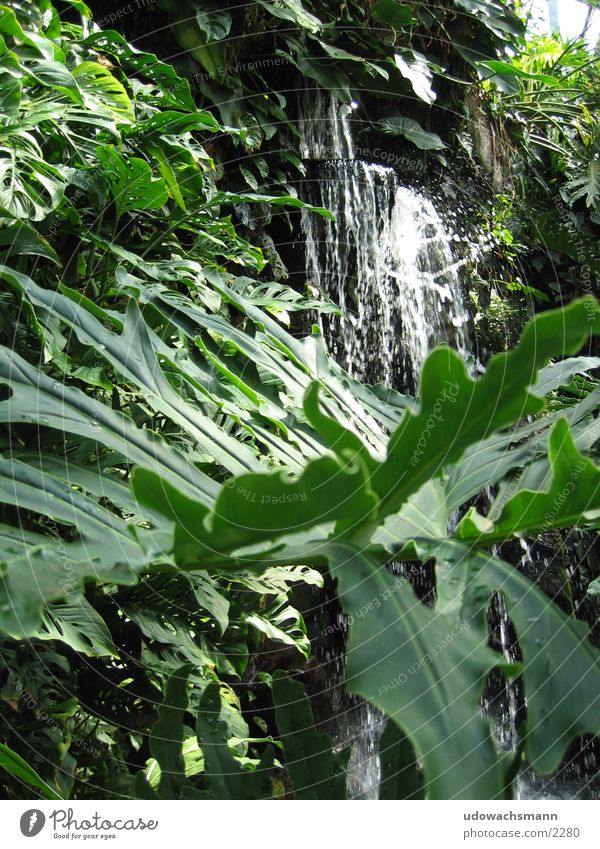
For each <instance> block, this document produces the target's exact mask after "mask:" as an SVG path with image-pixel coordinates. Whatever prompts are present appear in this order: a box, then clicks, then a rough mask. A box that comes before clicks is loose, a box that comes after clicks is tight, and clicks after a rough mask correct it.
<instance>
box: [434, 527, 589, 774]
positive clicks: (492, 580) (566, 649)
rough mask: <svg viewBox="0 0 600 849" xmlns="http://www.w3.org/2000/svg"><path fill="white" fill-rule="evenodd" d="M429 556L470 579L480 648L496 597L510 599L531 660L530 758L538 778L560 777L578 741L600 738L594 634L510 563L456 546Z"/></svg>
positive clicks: (466, 594) (471, 616)
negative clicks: (564, 760) (553, 774)
mask: <svg viewBox="0 0 600 849" xmlns="http://www.w3.org/2000/svg"><path fill="white" fill-rule="evenodd" d="M423 551H428V553H429V554H430V555H431V556H433V557H436V558H443V560H444V562H445V563H446V564H447V565H449V566H450V568H451V569H452V570H457V571H460V572H462V573H463V574H464V581H463V595H462V598H461V600H462V618H463V620H464V621H465V622H467V623H468V625H469V627H470V628H471V629H472V630H473V631H477V632H478V634H479V639H480V640H482V641H484V640H485V639H487V627H488V626H487V608H488V605H489V603H490V599H491V596H492V593H494V592H500V593H502V595H503V596H504V599H505V602H506V608H507V611H508V615H509V616H510V618H511V621H512V622H513V624H514V626H515V629H516V632H517V636H518V639H519V646H520V649H521V653H522V655H523V679H524V682H525V696H526V699H527V728H526V751H527V754H528V756H529V759H530V761H531V763H532V765H533V766H534V768H535V769H536V770H538V771H539V772H541V773H543V774H549V773H551V772H553V771H554V770H555V769H556V768H557V767H558V765H559V763H560V761H561V759H562V757H563V756H564V754H565V751H566V749H567V747H568V745H569V744H570V743H571V742H572V741H573V740H574V739H575V738H576V737H577V736H578V735H581V734H597V733H598V731H599V730H600V710H599V706H600V652H599V651H598V649H597V648H595V647H594V646H592V644H591V643H590V641H589V639H588V627H587V626H586V625H585V624H584V623H583V622H579V621H577V620H576V619H575V618H574V617H573V616H567V615H566V614H565V613H563V611H562V610H561V609H560V607H559V606H558V605H557V604H555V603H554V601H553V600H551V599H550V598H549V597H548V596H547V595H545V593H544V592H543V591H542V590H541V589H539V587H537V586H536V585H535V584H533V583H532V582H531V581H530V580H529V579H528V578H526V577H525V576H524V575H522V574H521V573H520V572H519V571H518V569H516V568H515V567H514V566H512V565H510V564H509V563H505V562H504V561H502V560H499V559H498V558H495V557H492V556H490V555H489V554H485V553H483V552H473V551H470V550H469V549H468V548H467V547H466V546H463V545H459V544H457V543H453V542H443V541H440V542H439V543H437V544H433V545H432V544H431V543H426V544H424V545H423Z"/></svg>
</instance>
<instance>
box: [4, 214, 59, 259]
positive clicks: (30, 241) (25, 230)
mask: <svg viewBox="0 0 600 849" xmlns="http://www.w3.org/2000/svg"><path fill="white" fill-rule="evenodd" d="M0 253H2V254H3V256H2V259H3V260H6V259H9V258H10V257H12V256H39V257H42V258H43V259H49V260H50V261H51V262H53V263H54V264H55V265H60V264H61V262H60V259H59V258H58V256H57V254H56V252H55V251H54V250H53V248H52V247H51V246H50V245H49V244H48V242H47V241H46V240H45V239H44V237H43V236H41V235H40V234H39V233H38V232H37V230H34V229H33V227H30V226H29V225H28V224H25V223H24V222H19V223H18V224H16V223H15V224H10V225H9V226H7V227H3V228H2V230H0Z"/></svg>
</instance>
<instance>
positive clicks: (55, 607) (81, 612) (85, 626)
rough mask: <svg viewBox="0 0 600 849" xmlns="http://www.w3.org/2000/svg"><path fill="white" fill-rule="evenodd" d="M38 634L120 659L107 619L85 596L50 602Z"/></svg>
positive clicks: (89, 652)
mask: <svg viewBox="0 0 600 849" xmlns="http://www.w3.org/2000/svg"><path fill="white" fill-rule="evenodd" d="M37 636H38V637H39V638H40V639H42V640H61V641H62V642H63V643H66V644H67V645H68V646H70V648H72V649H73V651H76V652H80V653H81V654H85V655H87V656H88V657H106V656H109V657H114V658H117V659H118V658H119V655H118V653H117V650H116V648H115V645H114V643H113V639H112V637H111V635H110V631H109V630H108V628H107V626H106V622H105V621H104V620H103V619H102V617H101V616H100V614H99V613H98V612H97V611H96V610H94V608H93V607H92V606H91V604H90V603H89V602H88V601H87V600H86V599H85V598H80V599H79V600H78V601H76V602H72V603H66V604H65V603H63V604H51V605H49V606H48V608H47V610H46V612H45V615H44V630H43V631H42V632H41V633H39V634H38V635H37Z"/></svg>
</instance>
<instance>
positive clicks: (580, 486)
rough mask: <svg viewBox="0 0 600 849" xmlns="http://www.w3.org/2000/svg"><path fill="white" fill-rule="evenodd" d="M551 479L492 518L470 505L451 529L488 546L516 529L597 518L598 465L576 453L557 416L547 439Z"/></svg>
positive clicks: (530, 530) (599, 500) (599, 505)
mask: <svg viewBox="0 0 600 849" xmlns="http://www.w3.org/2000/svg"><path fill="white" fill-rule="evenodd" d="M548 459H549V461H550V469H549V471H550V473H551V475H552V479H551V481H550V483H549V486H548V488H547V489H544V490H542V491H537V492H532V491H529V490H522V491H520V492H517V494H516V495H514V496H513V498H511V499H510V500H509V501H508V502H507V503H506V504H505V505H504V507H503V508H502V512H501V513H500V515H499V516H498V518H497V519H496V521H494V522H492V521H490V520H489V519H486V518H484V517H482V516H480V515H479V514H478V513H477V512H476V511H475V510H474V509H471V510H470V511H469V512H468V513H467V515H466V516H465V517H464V519H463V520H462V521H461V523H460V524H459V526H458V528H457V529H456V537H457V538H458V539H460V540H463V541H469V542H476V543H477V544H478V545H488V544H490V545H491V544H492V543H495V542H500V541H502V540H504V539H508V538H510V537H512V536H514V535H515V534H531V533H545V532H546V531H551V530H554V529H556V528H568V527H573V526H574V525H576V524H578V523H579V524H585V523H588V522H597V521H598V519H599V518H600V470H599V469H598V468H597V466H596V465H595V464H594V463H593V462H592V461H591V460H589V459H588V458H587V457H584V456H583V455H582V454H580V453H579V451H578V450H577V447H576V446H575V443H574V441H573V437H572V435H571V432H570V430H569V425H568V423H567V421H566V420H565V419H559V421H558V422H557V423H556V425H555V426H554V428H553V429H552V432H551V433H550V438H549V441H548Z"/></svg>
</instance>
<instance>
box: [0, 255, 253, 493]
mask: <svg viewBox="0 0 600 849" xmlns="http://www.w3.org/2000/svg"><path fill="white" fill-rule="evenodd" d="M0 277H2V279H4V280H5V281H6V282H7V283H8V285H9V286H11V288H13V289H14V290H15V291H17V292H19V293H20V294H22V295H23V296H24V297H25V298H26V299H27V300H26V302H27V301H28V302H29V303H30V304H31V305H32V306H33V307H34V309H35V308H39V307H43V308H44V309H45V310H47V311H48V313H49V314H51V315H53V316H55V317H56V318H58V319H60V321H62V322H64V323H65V324H67V325H68V326H69V327H71V328H72V329H73V330H74V331H75V333H76V334H77V337H78V338H79V340H80V342H81V343H82V344H83V345H88V346H91V347H93V348H95V350H96V351H97V352H98V353H99V354H100V355H101V356H102V357H103V358H104V359H106V360H108V362H109V363H110V364H111V365H112V366H113V367H114V368H115V370H116V371H117V373H119V374H121V375H124V376H125V377H126V378H127V379H128V380H130V381H132V382H133V383H134V384H135V385H136V386H137V388H138V389H139V390H140V391H141V392H142V394H143V395H144V397H145V400H146V402H147V403H148V404H150V405H152V406H153V407H155V409H157V410H159V411H160V412H161V413H163V414H164V415H166V416H169V417H170V418H172V419H173V421H174V422H176V423H177V424H178V425H179V426H180V427H182V428H183V429H184V430H186V431H187V432H188V433H190V435H191V436H193V437H194V438H195V439H197V441H198V442H199V443H200V444H201V445H205V446H206V448H207V450H211V451H212V452H214V454H215V459H216V460H217V461H218V462H220V463H222V465H223V466H224V467H225V468H226V469H229V470H230V471H231V472H233V473H240V472H243V471H247V470H249V469H257V468H260V466H259V463H258V461H257V460H255V458H254V455H253V454H252V452H251V451H250V450H249V449H248V448H247V447H246V446H245V445H244V444H243V443H242V442H240V441H239V440H236V439H234V438H233V437H232V436H230V435H229V434H228V433H227V432H226V431H225V430H224V429H223V428H220V427H219V426H218V425H217V424H216V422H215V421H214V420H213V418H212V417H211V416H209V415H208V414H207V413H206V412H204V411H203V409H202V408H201V406H200V404H195V405H194V404H191V403H190V402H188V401H186V400H184V398H183V397H182V396H181V395H180V394H179V393H178V392H176V390H175V389H174V388H173V387H172V386H171V384H170V383H169V381H168V379H167V377H166V376H165V374H164V372H163V371H162V368H161V365H160V360H162V359H164V358H168V357H169V356H174V354H173V352H172V351H171V350H170V349H167V350H166V351H165V350H164V347H163V343H162V340H161V339H159V337H158V336H157V335H156V334H155V333H154V332H153V331H152V329H151V328H150V327H149V326H148V325H147V324H146V322H145V320H144V317H143V315H142V313H141V311H140V310H139V308H138V307H137V305H136V304H135V302H134V301H130V302H129V305H128V308H127V312H126V314H124V315H123V314H121V313H116V312H112V311H109V310H103V309H101V308H99V307H97V306H96V305H95V304H93V303H92V302H91V301H89V300H88V299H86V298H85V297H83V296H82V295H80V294H79V293H77V292H75V291H73V290H71V289H67V288H66V287H63V291H64V292H65V293H66V294H65V295H62V294H58V293H57V292H54V291H52V290H48V289H43V288H42V287H41V286H38V285H37V284H36V283H34V282H33V280H31V278H29V277H27V276H26V275H24V274H19V273H18V272H16V271H13V270H12V269H9V268H7V267H6V266H0ZM103 322H104V323H103ZM109 327H110V328H111V329H108V328H109ZM40 329H41V331H42V333H43V329H42V328H40ZM89 403H90V404H92V405H94V406H96V407H99V406H100V405H98V404H94V402H93V401H92V400H91V399H89ZM208 486H211V482H210V481H209V482H208ZM203 488H204V489H205V488H206V487H203ZM213 488H214V485H213Z"/></svg>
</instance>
